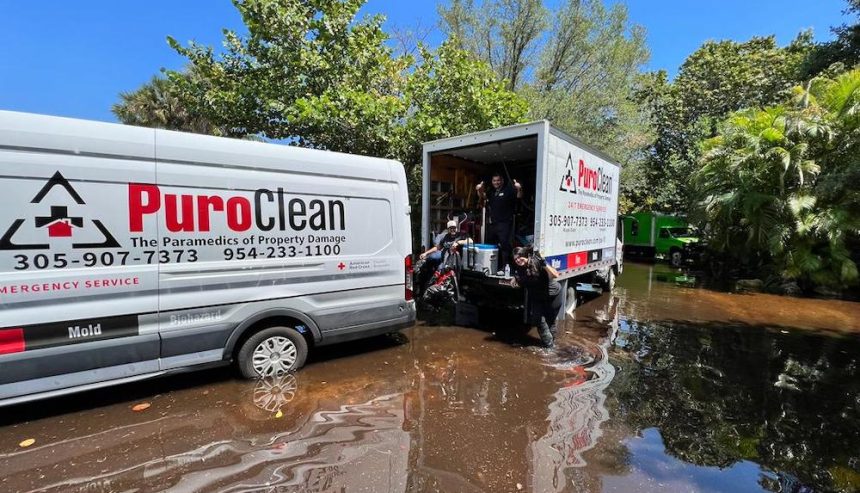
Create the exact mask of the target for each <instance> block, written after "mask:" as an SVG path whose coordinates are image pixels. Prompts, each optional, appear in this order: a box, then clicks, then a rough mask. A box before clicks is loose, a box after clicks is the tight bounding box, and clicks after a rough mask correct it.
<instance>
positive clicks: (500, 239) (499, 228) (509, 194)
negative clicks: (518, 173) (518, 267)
mask: <svg viewBox="0 0 860 493" xmlns="http://www.w3.org/2000/svg"><path fill="white" fill-rule="evenodd" d="M513 182H514V184H513V186H511V185H510V184H508V183H505V179H504V177H502V175H501V173H496V174H494V175H493V180H492V184H493V189H492V190H491V191H490V192H489V193H487V192H486V191H485V190H484V182H481V183H479V184H478V186H477V187H475V189H476V190H477V191H478V196H479V197H480V198H481V199H482V200H486V203H487V209H488V216H487V218H488V224H487V234H486V236H485V239H486V242H487V243H489V244H491V245H498V246H499V270H500V271H501V270H502V269H504V268H505V266H506V265H510V262H511V249H512V248H513V244H512V243H513V233H514V228H513V226H514V209H515V207H516V205H517V199H521V198H522V197H523V186H522V185H520V184H519V183H517V180H513Z"/></svg>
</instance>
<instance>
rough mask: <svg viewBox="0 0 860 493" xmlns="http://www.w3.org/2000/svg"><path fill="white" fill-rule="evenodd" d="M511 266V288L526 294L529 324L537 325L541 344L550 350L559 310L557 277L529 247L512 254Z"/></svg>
mask: <svg viewBox="0 0 860 493" xmlns="http://www.w3.org/2000/svg"><path fill="white" fill-rule="evenodd" d="M514 266H515V267H514V271H513V274H514V277H513V279H512V280H511V285H512V286H522V287H523V288H525V289H526V290H527V291H528V299H529V306H530V308H531V314H530V316H529V321H530V322H531V321H534V322H536V323H537V326H538V334H539V335H540V340H541V342H542V343H543V345H544V347H547V348H551V347H553V345H554V344H555V338H556V318H557V317H558V313H559V311H560V310H561V285H560V284H559V283H558V281H556V278H557V277H558V276H559V273H558V271H557V270H555V269H554V268H553V267H552V266H551V265H549V264H547V263H546V261H545V260H544V259H543V257H541V256H540V254H538V252H535V251H534V250H533V249H532V247H520V248H517V249H516V250H514Z"/></svg>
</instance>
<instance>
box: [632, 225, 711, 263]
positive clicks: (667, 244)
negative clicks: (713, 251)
mask: <svg viewBox="0 0 860 493" xmlns="http://www.w3.org/2000/svg"><path fill="white" fill-rule="evenodd" d="M622 224H623V235H624V252H625V253H626V254H629V255H636V256H644V257H651V258H655V257H656V258H665V259H667V260H668V261H669V263H671V264H672V266H674V267H680V266H681V265H682V264H683V263H684V262H685V261H687V260H691V259H693V258H694V256H695V252H696V251H697V247H698V246H699V236H698V232H697V231H696V229H695V228H694V227H692V226H690V224H689V223H688V222H687V220H686V219H685V218H683V217H681V216H673V215H668V214H660V213H656V212H639V213H635V214H630V215H628V216H624V218H623V221H622Z"/></svg>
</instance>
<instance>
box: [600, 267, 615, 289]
mask: <svg viewBox="0 0 860 493" xmlns="http://www.w3.org/2000/svg"><path fill="white" fill-rule="evenodd" d="M615 280H616V276H615V269H613V268H612V267H610V268H609V272H607V273H606V277H605V278H604V279H603V281H602V282H601V283H600V284H601V286H600V287H602V288H603V290H604V291H606V292H607V293H611V292H612V291H615Z"/></svg>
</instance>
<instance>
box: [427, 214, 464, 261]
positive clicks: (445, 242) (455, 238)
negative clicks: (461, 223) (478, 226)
mask: <svg viewBox="0 0 860 493" xmlns="http://www.w3.org/2000/svg"><path fill="white" fill-rule="evenodd" d="M434 243H435V245H433V248H431V249H429V250H427V251H426V252H424V253H422V254H421V255H420V256H419V258H421V260H424V259H428V261H430V262H433V263H437V262H438V264H439V265H440V266H441V265H442V264H443V262H442V259H443V256H444V254H445V253H446V252H450V251H452V250H453V249H455V248H457V247H458V246H461V245H466V244H469V243H472V239H471V238H469V237H468V236H466V235H465V234H464V233H462V232H460V231H458V230H457V221H448V228H447V231H445V232H444V233H440V234H439V235H437V236H436V240H435V241H434Z"/></svg>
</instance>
